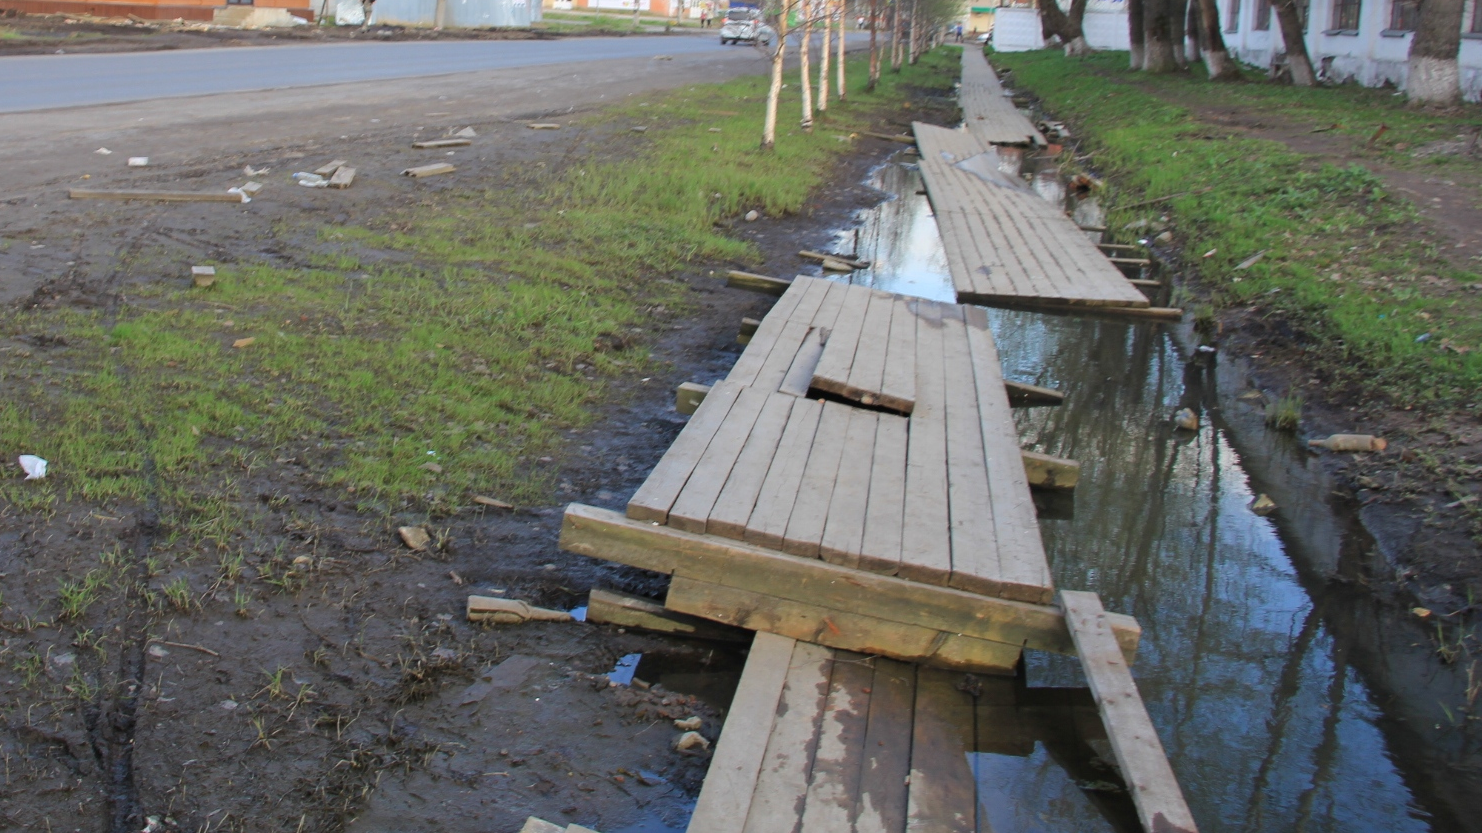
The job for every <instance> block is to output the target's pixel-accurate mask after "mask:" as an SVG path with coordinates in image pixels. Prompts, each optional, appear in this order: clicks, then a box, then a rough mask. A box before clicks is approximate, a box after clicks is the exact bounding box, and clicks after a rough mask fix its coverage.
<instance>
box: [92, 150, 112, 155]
mask: <svg viewBox="0 0 1482 833" xmlns="http://www.w3.org/2000/svg"><path fill="white" fill-rule="evenodd" d="M93 153H96V154H98V155H99V156H111V155H112V154H113V151H111V150H109V149H108V148H98V149H97V150H95V151H93Z"/></svg>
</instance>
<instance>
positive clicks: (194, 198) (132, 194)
mask: <svg viewBox="0 0 1482 833" xmlns="http://www.w3.org/2000/svg"><path fill="white" fill-rule="evenodd" d="M67 196H68V198H70V199H74V200H150V201H153V202H237V203H239V202H241V201H242V197H241V196H239V195H237V194H228V193H227V192H225V191H149V190H143V189H128V190H121V191H103V190H99V189H96V188H72V189H70V190H68V191H67Z"/></svg>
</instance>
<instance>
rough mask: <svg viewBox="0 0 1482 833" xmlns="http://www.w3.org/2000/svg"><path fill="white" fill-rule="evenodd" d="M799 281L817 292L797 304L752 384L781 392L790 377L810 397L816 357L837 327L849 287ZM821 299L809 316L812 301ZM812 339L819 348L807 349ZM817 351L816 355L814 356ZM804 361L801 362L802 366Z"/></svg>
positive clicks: (824, 281) (814, 279) (803, 277)
mask: <svg viewBox="0 0 1482 833" xmlns="http://www.w3.org/2000/svg"><path fill="white" fill-rule="evenodd" d="M798 280H807V281H810V282H812V283H813V284H814V287H815V288H814V291H813V292H812V293H810V296H809V298H807V299H804V300H802V301H799V302H798V308H797V310H796V311H795V312H794V313H793V315H792V316H791V317H790V318H789V320H788V322H787V326H786V327H784V328H783V331H782V335H781V336H779V337H778V339H777V346H776V347H774V348H773V349H772V353H771V355H770V356H768V357H767V361H766V363H765V364H763V365H762V369H761V371H760V372H758V373H757V375H756V381H755V382H754V383H753V384H755V385H757V386H758V387H764V388H766V389H768V390H781V388H782V386H783V384H784V383H786V382H787V381H788V377H789V375H792V376H793V382H792V384H793V385H794V388H795V389H796V388H802V389H803V393H802V394H795V395H804V396H805V395H807V385H808V382H809V380H811V379H812V378H813V365H814V364H815V363H816V361H817V356H818V355H819V353H821V352H822V351H821V349H819V348H821V347H822V344H823V342H825V341H827V340H828V339H829V333H830V332H831V331H832V329H833V326H834V320H835V319H836V318H838V316H839V308H840V306H842V305H843V303H844V296H845V294H847V293H848V291H849V286H848V285H847V284H842V283H835V282H833V281H829V280H822V279H820V278H808V277H806V276H803V275H799V276H798ZM819 296H821V300H820V301H819V302H818V306H817V309H816V310H813V311H812V315H811V316H809V314H808V313H809V309H808V301H809V300H811V298H813V297H819ZM810 337H816V339H818V341H817V344H815V345H814V346H812V347H809V346H807V345H808V342H809V338H810ZM815 351H816V352H815ZM800 359H801V362H800Z"/></svg>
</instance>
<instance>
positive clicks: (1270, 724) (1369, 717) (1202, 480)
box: [835, 155, 1482, 831]
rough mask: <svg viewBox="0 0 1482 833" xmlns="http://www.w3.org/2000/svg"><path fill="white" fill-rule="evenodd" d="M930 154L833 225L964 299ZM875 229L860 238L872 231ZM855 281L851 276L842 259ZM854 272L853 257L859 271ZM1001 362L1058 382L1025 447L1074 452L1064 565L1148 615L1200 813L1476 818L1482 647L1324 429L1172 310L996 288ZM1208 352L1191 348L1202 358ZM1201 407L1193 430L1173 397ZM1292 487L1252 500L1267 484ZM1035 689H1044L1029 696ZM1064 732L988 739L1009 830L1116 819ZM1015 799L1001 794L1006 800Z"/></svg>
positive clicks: (1034, 672)
mask: <svg viewBox="0 0 1482 833" xmlns="http://www.w3.org/2000/svg"><path fill="white" fill-rule="evenodd" d="M911 161H912V159H911V157H909V156H906V155H900V156H897V157H896V160H895V161H893V162H891V163H888V164H886V165H883V166H882V167H880V168H879V169H877V170H876V171H874V172H873V173H872V175H871V180H870V184H871V185H872V186H874V187H876V188H879V189H881V190H882V191H885V192H887V193H888V194H889V195H890V198H889V199H888V200H887V201H886V202H884V203H883V204H881V205H880V206H879V207H878V208H876V209H871V210H867V211H863V212H861V214H860V218H859V221H860V222H859V229H858V231H857V233H856V231H855V230H854V229H849V230H846V231H843V232H841V233H840V234H839V236H838V239H837V240H836V243H835V245H836V246H837V247H838V249H839V250H840V251H848V250H849V249H850V248H851V247H852V246H853V245H854V241H855V240H856V239H857V240H858V241H859V251H858V257H860V258H861V259H864V260H870V261H872V267H871V269H869V270H867V271H864V272H860V273H856V275H855V276H854V279H855V281H856V282H860V283H865V284H867V285H870V286H874V287H877V288H879V289H884V290H889V291H892V292H901V293H905V294H911V295H919V296H922V297H926V298H932V299H938V300H949V299H950V298H951V297H952V294H951V281H950V278H949V276H948V273H947V269H946V265H945V261H944V259H943V256H942V252H941V249H940V244H939V243H938V238H937V235H936V229H935V224H934V220H933V219H932V216H931V210H930V206H929V204H928V202H927V200H926V198H925V197H924V196H922V195H920V194H919V193H918V192H919V191H920V190H921V189H922V187H923V186H922V184H921V180H920V176H919V174H918V173H917V172H916V171H915V169H914V165H912V164H911ZM856 234H857V237H856ZM835 279H841V278H835ZM842 279H844V280H847V279H848V278H842ZM989 318H990V321H991V322H992V326H993V330H994V333H995V336H996V338H997V340H998V350H999V354H1000V357H1001V359H1002V361H1003V365H1004V375H1005V377H1006V378H1009V379H1013V380H1018V381H1024V382H1030V383H1033V384H1037V385H1044V386H1048V387H1053V388H1058V389H1060V390H1061V391H1063V392H1064V393H1065V394H1066V404H1065V405H1064V406H1063V407H1059V408H1036V409H1022V410H1019V411H1017V412H1016V420H1017V422H1018V427H1019V432H1020V440H1021V444H1022V445H1023V446H1024V447H1025V448H1029V449H1033V450H1037V451H1043V452H1047V453H1050V454H1055V455H1059V456H1065V457H1071V458H1074V459H1076V460H1079V461H1080V463H1081V466H1082V474H1081V481H1080V485H1079V488H1078V489H1077V490H1076V492H1075V494H1074V499H1073V512H1062V513H1059V514H1058V515H1057V517H1060V518H1061V519H1058V520H1050V519H1049V516H1048V515H1047V514H1044V513H1042V515H1041V528H1042V530H1043V532H1044V538H1045V545H1046V548H1047V551H1048V554H1049V558H1050V563H1051V566H1052V569H1053V570H1054V574H1055V578H1056V581H1057V583H1058V584H1059V585H1060V586H1062V587H1066V588H1072V589H1085V590H1093V591H1096V592H1097V593H1099V594H1101V597H1102V599H1103V601H1104V603H1105V604H1106V606H1107V607H1108V609H1112V610H1118V611H1123V612H1126V613H1130V614H1133V615H1135V616H1136V617H1137V618H1138V620H1139V621H1140V622H1141V624H1142V626H1143V639H1142V648H1141V651H1140V653H1139V657H1138V662H1137V665H1136V669H1135V673H1136V677H1137V681H1138V685H1139V687H1140V688H1141V690H1142V694H1143V697H1144V699H1145V700H1146V702H1147V705H1148V709H1149V711H1150V713H1151V714H1152V717H1153V722H1154V723H1155V724H1156V725H1157V727H1158V729H1159V732H1160V734H1161V736H1162V739H1163V742H1164V744H1165V747H1166V748H1167V750H1168V752H1169V756H1170V758H1171V760H1172V762H1173V766H1174V769H1175V771H1176V772H1177V774H1178V776H1179V778H1180V781H1181V783H1182V785H1183V788H1184V791H1185V794H1186V796H1187V798H1188V800H1189V803H1190V805H1191V807H1192V809H1193V811H1194V814H1195V817H1196V818H1197V819H1199V821H1200V823H1201V825H1202V826H1203V827H1204V828H1205V829H1223V830H1236V829H1239V830H1247V831H1263V830H1270V831H1277V830H1294V829H1298V830H1321V831H1339V830H1341V831H1424V830H1431V831H1453V830H1455V831H1460V830H1471V829H1476V825H1475V821H1474V820H1475V819H1476V818H1477V814H1478V811H1479V810H1482V807H1479V804H1482V790H1479V789H1478V783H1477V780H1478V776H1477V773H1478V771H1479V770H1478V767H1477V764H1478V763H1479V762H1482V760H1479V756H1478V754H1477V752H1476V751H1475V750H1476V746H1477V744H1476V738H1475V732H1474V730H1473V729H1472V728H1471V727H1472V725H1473V721H1472V720H1471V718H1470V717H1469V716H1468V715H1467V713H1466V711H1465V707H1466V706H1467V705H1468V694H1469V690H1470V691H1475V688H1470V689H1469V686H1468V682H1469V680H1470V679H1471V677H1469V675H1468V673H1467V668H1465V667H1463V666H1464V665H1465V663H1466V662H1468V660H1463V661H1461V662H1458V663H1455V664H1452V665H1446V664H1443V663H1442V662H1440V661H1438V660H1437V659H1436V657H1435V656H1434V654H1433V653H1432V650H1431V647H1430V645H1431V642H1430V640H1429V639H1427V634H1426V633H1425V632H1423V631H1422V630H1421V626H1420V625H1418V624H1417V623H1416V622H1415V620H1413V619H1412V618H1408V617H1406V616H1405V615H1404V613H1403V612H1402V611H1396V610H1394V609H1392V608H1389V607H1387V606H1385V605H1384V604H1382V603H1381V602H1380V601H1379V600H1376V599H1375V598H1374V597H1373V596H1372V595H1371V594H1369V593H1368V592H1367V591H1366V590H1365V589H1364V583H1365V577H1366V576H1368V575H1373V574H1375V572H1376V571H1384V570H1387V569H1392V568H1390V567H1388V566H1387V563H1386V562H1385V560H1384V557H1383V555H1382V554H1381V553H1379V552H1378V551H1377V549H1376V548H1375V547H1374V546H1373V544H1372V542H1371V541H1370V540H1368V539H1367V538H1366V537H1365V536H1364V535H1363V534H1362V532H1361V531H1360V529H1359V526H1358V524H1357V522H1356V518H1354V517H1353V516H1352V514H1351V513H1345V512H1344V511H1341V510H1340V509H1335V508H1334V507H1332V506H1330V505H1329V503H1328V494H1329V491H1330V490H1331V486H1330V484H1328V483H1327V481H1326V479H1325V478H1324V477H1323V475H1322V474H1321V471H1320V467H1319V466H1318V465H1317V464H1316V462H1315V460H1314V458H1312V457H1310V456H1308V454H1307V452H1306V451H1305V449H1302V448H1300V447H1298V445H1297V444H1296V442H1295V441H1294V440H1293V439H1292V438H1291V437H1290V436H1288V435H1283V434H1276V433H1272V432H1268V431H1266V430H1265V428H1264V426H1263V422H1262V418H1261V413H1260V408H1259V402H1257V403H1255V404H1252V403H1251V402H1250V401H1246V400H1240V399H1238V398H1237V397H1238V396H1239V395H1240V394H1242V393H1245V394H1247V395H1248V394H1249V382H1248V381H1246V377H1245V376H1244V375H1243V373H1242V371H1241V369H1240V368H1238V367H1234V366H1228V365H1221V364H1220V363H1219V361H1218V355H1217V354H1216V355H1212V356H1211V355H1201V354H1199V353H1196V352H1194V351H1192V350H1190V349H1189V347H1190V343H1189V342H1188V341H1187V339H1186V338H1185V337H1186V336H1187V335H1188V334H1187V333H1179V332H1176V331H1174V330H1172V329H1171V328H1162V327H1157V326H1153V325H1148V324H1124V323H1119V322H1114V321H1103V320H1092V319H1077V318H1071V317H1059V316H1049V315H1039V314H1034V313H1027V312H1016V311H1005V310H989ZM1191 356H1192V357H1194V358H1191ZM1183 407H1190V408H1193V409H1194V410H1195V411H1196V412H1197V413H1199V414H1200V415H1201V420H1200V423H1201V424H1200V428H1199V429H1198V430H1197V431H1178V430H1175V429H1174V428H1173V426H1172V425H1171V422H1170V416H1171V415H1172V414H1173V413H1174V412H1175V411H1176V410H1178V409H1179V408H1183ZM1262 493H1265V494H1269V495H1270V496H1271V497H1272V498H1273V499H1274V500H1275V501H1276V503H1277V505H1278V509H1277V510H1276V511H1275V512H1274V513H1272V514H1271V515H1268V516H1264V517H1263V516H1260V515H1257V514H1255V513H1254V512H1252V511H1251V510H1250V508H1249V505H1250V503H1251V502H1252V501H1253V500H1254V499H1255V498H1256V496H1257V495H1258V494H1262ZM1026 664H1027V671H1026V674H1027V682H1028V684H1029V685H1030V686H1032V687H1045V686H1062V687H1063V686H1083V685H1084V684H1085V683H1084V679H1083V678H1082V677H1081V674H1080V671H1079V668H1078V666H1077V664H1076V663H1075V661H1074V660H1073V659H1071V658H1068V657H1058V656H1048V655H1040V654H1032V655H1031V656H1029V657H1028V661H1027V663H1026ZM1033 691H1034V689H1033V688H1031V696H1032V692H1033ZM1051 753H1052V750H1050V749H1049V748H1048V747H1047V745H1046V744H1045V743H1043V742H1041V741H1036V742H1035V743H1034V744H1033V746H1032V747H1030V748H1021V749H1017V750H1013V752H1012V753H1011V754H1010V753H1002V752H988V751H980V752H978V753H976V754H975V755H974V756H973V757H974V767H975V771H976V772H977V773H978V778H979V781H980V784H981V785H982V788H983V792H984V794H995V793H996V794H1002V795H1004V796H1005V797H1006V800H1007V797H1013V802H1014V803H1013V804H1012V806H1011V807H1010V808H1009V809H1005V808H1002V807H1000V808H997V809H995V808H987V810H986V813H987V818H988V819H989V820H990V821H991V822H992V824H993V827H992V829H994V830H996V831H997V830H1021V831H1030V830H1057V829H1058V830H1070V829H1074V830H1097V829H1100V830H1114V829H1121V826H1122V824H1121V823H1120V822H1119V819H1118V816H1117V814H1116V813H1115V812H1113V811H1109V810H1108V809H1107V808H1106V807H1105V806H1104V802H1103V801H1102V798H1103V796H1102V795H1101V793H1100V792H1099V790H1100V788H1101V786H1102V785H1099V784H1096V783H1093V782H1088V781H1087V780H1086V779H1085V778H1084V777H1077V776H1076V774H1075V773H1074V772H1073V771H1072V770H1073V768H1074V762H1073V761H1072V762H1067V761H1064V760H1059V759H1057V756H1055V755H1054V754H1051ZM995 813H997V815H995Z"/></svg>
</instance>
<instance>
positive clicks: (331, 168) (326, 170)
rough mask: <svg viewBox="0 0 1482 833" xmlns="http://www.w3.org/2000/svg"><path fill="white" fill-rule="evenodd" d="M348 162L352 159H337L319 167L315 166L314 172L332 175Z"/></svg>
mask: <svg viewBox="0 0 1482 833" xmlns="http://www.w3.org/2000/svg"><path fill="white" fill-rule="evenodd" d="M348 164H350V160H348V159H336V160H334V161H333V162H330V163H328V164H324V165H320V166H319V167H317V168H315V169H314V173H316V174H318V175H320V176H330V175H331V174H333V173H334V172H335V171H338V170H339V169H340V168H341V167H343V166H345V165H348Z"/></svg>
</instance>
